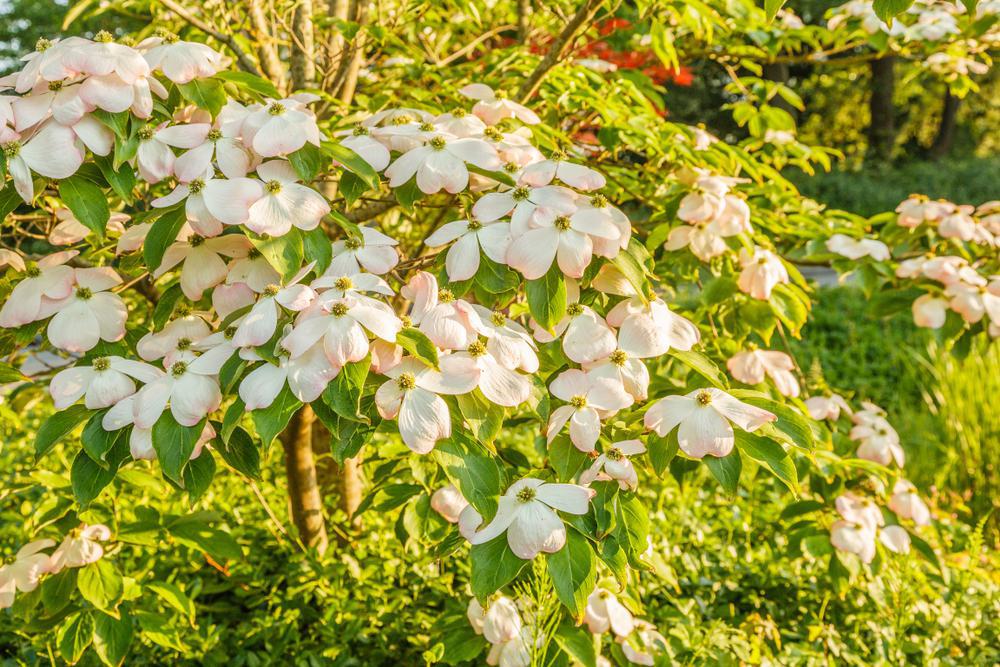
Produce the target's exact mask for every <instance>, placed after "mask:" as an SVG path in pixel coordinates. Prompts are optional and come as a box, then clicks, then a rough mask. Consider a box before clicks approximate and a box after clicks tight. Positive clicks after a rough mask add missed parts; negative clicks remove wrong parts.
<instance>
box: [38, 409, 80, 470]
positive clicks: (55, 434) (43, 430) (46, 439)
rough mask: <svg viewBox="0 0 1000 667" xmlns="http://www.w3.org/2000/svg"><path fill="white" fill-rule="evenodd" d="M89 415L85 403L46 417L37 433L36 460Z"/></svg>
mask: <svg viewBox="0 0 1000 667" xmlns="http://www.w3.org/2000/svg"><path fill="white" fill-rule="evenodd" d="M89 416H90V410H88V409H87V408H86V407H84V406H83V405H71V406H70V407H68V408H66V409H65V410H63V411H61V412H56V413H55V414H53V415H51V416H50V417H49V418H48V419H46V420H45V421H44V422H43V423H42V425H41V427H39V429H38V433H36V434H35V460H36V461H37V460H38V459H40V458H42V457H43V456H45V455H46V454H47V453H48V452H49V450H51V449H52V448H53V447H54V446H55V445H56V443H57V442H59V441H60V440H62V439H63V438H65V437H66V436H67V435H69V434H70V433H71V432H72V431H73V429H75V428H76V427H77V425H78V424H79V423H80V422H82V421H83V420H84V419H86V418H87V417H89Z"/></svg>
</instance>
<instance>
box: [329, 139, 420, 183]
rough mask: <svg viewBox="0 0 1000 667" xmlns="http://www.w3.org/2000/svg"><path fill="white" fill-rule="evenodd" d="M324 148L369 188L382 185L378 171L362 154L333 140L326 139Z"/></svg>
mask: <svg viewBox="0 0 1000 667" xmlns="http://www.w3.org/2000/svg"><path fill="white" fill-rule="evenodd" d="M322 149H323V152H324V153H326V154H327V155H328V156H330V157H331V158H333V159H334V160H336V161H337V162H339V163H340V164H341V165H342V166H343V167H344V169H346V170H347V171H349V172H351V173H352V174H354V175H355V176H357V177H358V178H360V179H361V180H362V181H364V183H365V184H366V185H367V186H368V187H369V188H371V189H372V190H378V188H379V185H380V181H379V176H378V172H377V171H375V170H374V169H372V166H371V165H370V164H368V163H367V162H365V161H364V159H363V158H362V157H361V156H360V155H358V154H357V153H355V152H354V151H352V150H351V149H350V148H348V147H347V146H342V145H340V144H337V143H333V142H332V141H324V142H323V144H322ZM414 182H415V181H414Z"/></svg>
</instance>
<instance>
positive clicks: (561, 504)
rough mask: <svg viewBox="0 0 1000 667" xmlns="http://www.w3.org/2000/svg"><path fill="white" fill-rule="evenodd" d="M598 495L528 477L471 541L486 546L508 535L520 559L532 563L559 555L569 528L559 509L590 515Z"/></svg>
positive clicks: (514, 487) (509, 491)
mask: <svg viewBox="0 0 1000 667" xmlns="http://www.w3.org/2000/svg"><path fill="white" fill-rule="evenodd" d="M594 493H595V492H594V491H593V490H592V489H588V488H586V487H583V486H577V485H576V484H550V483H546V482H543V481H542V480H540V479H534V478H531V477H525V478H524V479H521V480H518V481H516V482H514V483H513V484H511V485H510V488H508V489H507V492H506V493H504V494H503V495H502V496H500V502H499V503H498V506H497V513H496V515H495V516H494V517H493V520H492V521H490V522H489V523H488V524H487V525H486V527H484V528H482V529H481V530H479V531H477V532H475V533H473V534H472V537H471V538H470V540H469V541H470V542H472V544H485V543H486V542H489V541H490V540H492V539H494V538H496V537H498V536H500V535H502V534H503V533H504V532H506V533H507V544H508V545H510V550H511V551H513V552H514V555H515V556H517V557H518V558H521V559H523V560H530V559H532V558H534V557H535V556H537V555H538V554H539V553H542V552H544V553H547V554H552V553H555V552H557V551H559V550H560V549H562V548H563V546H564V545H565V544H566V526H565V524H563V521H562V519H561V518H560V517H559V515H558V514H556V510H558V511H560V512H566V513H567V514H576V515H581V514H586V513H587V510H588V508H589V507H590V499H591V498H593V497H594Z"/></svg>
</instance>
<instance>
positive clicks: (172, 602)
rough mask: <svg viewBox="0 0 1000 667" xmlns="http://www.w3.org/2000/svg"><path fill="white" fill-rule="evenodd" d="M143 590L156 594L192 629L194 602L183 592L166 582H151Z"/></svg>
mask: <svg viewBox="0 0 1000 667" xmlns="http://www.w3.org/2000/svg"><path fill="white" fill-rule="evenodd" d="M145 588H146V590H149V591H153V592H154V593H156V595H157V596H159V598H160V599H161V600H163V601H164V602H165V603H167V605H168V606H170V607H172V608H174V609H175V610H177V611H179V612H180V613H181V614H183V615H184V618H185V620H187V622H188V624H189V625H190V626H191V627H194V614H195V612H194V602H192V601H191V598H189V597H188V596H187V595H186V594H185V593H184V591H182V590H181V589H180V588H178V587H177V586H175V585H173V584H171V583H169V582H166V581H151V582H149V583H148V584H146V585H145Z"/></svg>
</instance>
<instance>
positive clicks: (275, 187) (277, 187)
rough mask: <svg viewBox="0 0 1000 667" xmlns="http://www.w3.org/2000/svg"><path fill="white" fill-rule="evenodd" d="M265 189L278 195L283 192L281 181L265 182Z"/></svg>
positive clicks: (271, 193)
mask: <svg viewBox="0 0 1000 667" xmlns="http://www.w3.org/2000/svg"><path fill="white" fill-rule="evenodd" d="M264 189H265V190H267V193H268V194H270V195H276V194H278V193H279V192H281V181H275V180H270V181H268V182H267V183H265V184H264Z"/></svg>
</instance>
